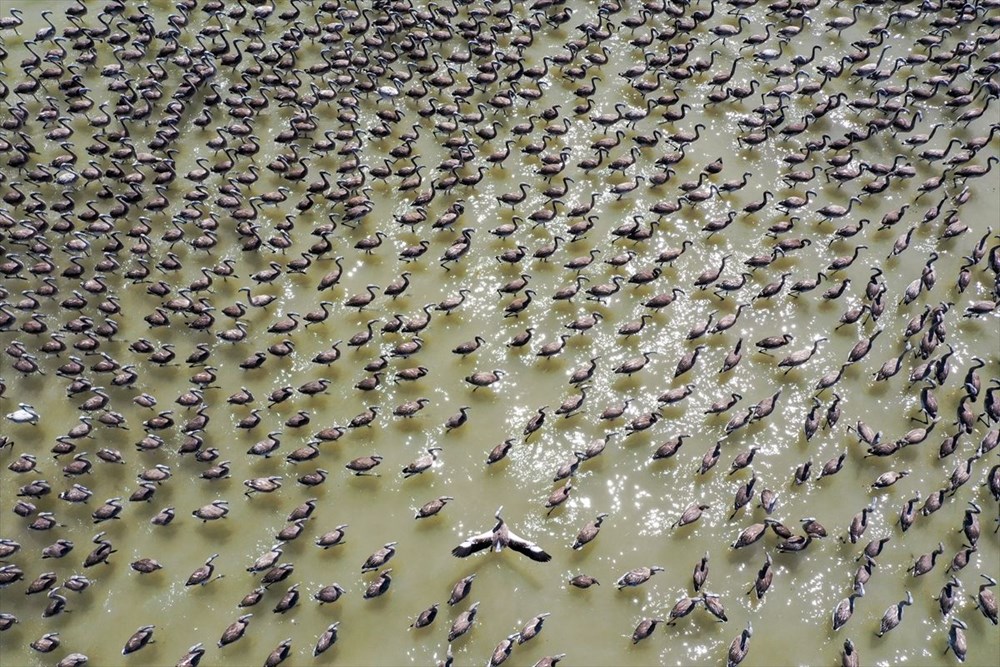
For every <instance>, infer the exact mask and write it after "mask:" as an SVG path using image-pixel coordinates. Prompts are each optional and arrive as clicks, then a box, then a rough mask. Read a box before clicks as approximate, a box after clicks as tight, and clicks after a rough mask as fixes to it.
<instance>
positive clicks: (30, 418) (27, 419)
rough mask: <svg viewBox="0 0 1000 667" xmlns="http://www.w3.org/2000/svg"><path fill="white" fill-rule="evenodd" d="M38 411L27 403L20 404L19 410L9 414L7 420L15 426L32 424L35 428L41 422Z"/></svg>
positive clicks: (18, 405)
mask: <svg viewBox="0 0 1000 667" xmlns="http://www.w3.org/2000/svg"><path fill="white" fill-rule="evenodd" d="M39 418H40V417H39V415H38V411H37V410H35V408H34V407H33V406H31V405H29V404H27V403H18V404H17V410H15V411H14V412H10V413H8V414H7V419H9V420H10V421H12V422H14V423H15V424H31V425H32V426H35V425H37V424H38V420H39Z"/></svg>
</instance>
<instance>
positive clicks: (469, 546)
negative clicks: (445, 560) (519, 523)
mask: <svg viewBox="0 0 1000 667" xmlns="http://www.w3.org/2000/svg"><path fill="white" fill-rule="evenodd" d="M502 510H503V506H501V507H500V509H498V510H497V513H496V514H495V515H494V516H495V517H496V520H497V523H496V525H495V526H493V529H492V530H488V531H486V532H485V533H482V534H480V535H473V536H472V537H470V538H469V539H467V540H465V541H464V542H462V543H461V544H459V545H458V546H457V547H455V548H454V549H452V550H451V553H452V555H453V556H457V557H459V558H465V557H466V556H469V555H471V554H474V553H476V552H477V551H482V550H483V549H486V548H487V547H488V548H489V549H490V551H502V550H503V549H504V548H506V547H510V548H511V549H513V550H514V551H516V552H518V553H520V554H523V555H525V556H527V557H528V558H530V559H531V560H534V561H538V562H540V563H545V562H548V561H550V560H552V556H550V555H549V554H548V553H546V552H545V550H543V549H542V548H541V547H540V546H538V545H537V544H535V543H533V542H529V541H528V540H526V539H524V538H523V537H518V536H517V535H515V534H514V533H512V532H510V529H508V528H507V524H506V523H505V522H504V520H503V519H502V518H500V512H501V511H502Z"/></svg>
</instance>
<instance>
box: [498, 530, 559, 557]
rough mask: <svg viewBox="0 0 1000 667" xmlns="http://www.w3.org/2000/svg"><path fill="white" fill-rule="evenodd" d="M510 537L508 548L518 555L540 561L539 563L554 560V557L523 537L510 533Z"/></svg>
mask: <svg viewBox="0 0 1000 667" xmlns="http://www.w3.org/2000/svg"><path fill="white" fill-rule="evenodd" d="M508 536H509V537H510V543H509V544H508V546H510V548H511V549H513V550H514V551H516V552H517V553H519V554H523V555H525V556H527V557H528V558H530V559H531V560H534V561H538V562H539V563H547V562H549V561H550V560H552V556H550V555H549V554H548V553H546V552H545V550H544V549H542V548H541V547H540V546H538V545H537V544H535V543H533V542H529V541H528V540H526V539H524V538H523V537H518V536H517V535H515V534H514V533H508Z"/></svg>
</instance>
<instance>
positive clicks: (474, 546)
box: [451, 530, 493, 558]
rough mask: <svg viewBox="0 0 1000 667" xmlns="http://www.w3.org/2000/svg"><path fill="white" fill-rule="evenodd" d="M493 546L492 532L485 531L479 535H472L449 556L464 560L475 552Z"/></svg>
mask: <svg viewBox="0 0 1000 667" xmlns="http://www.w3.org/2000/svg"><path fill="white" fill-rule="evenodd" d="M491 544H493V531H492V530H490V531H486V532H485V533H481V534H479V535H473V536H472V537H470V538H468V539H467V540H465V541H464V542H462V543H461V544H459V545H458V546H457V547H455V548H454V549H452V550H451V555H452V556H456V557H458V558H465V557H466V556H470V555H472V554H474V553H476V552H477V551H482V550H483V549H485V548H487V547H489V546H490V545H491Z"/></svg>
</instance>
